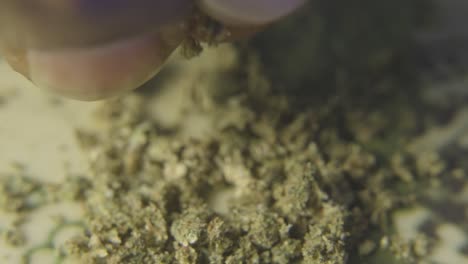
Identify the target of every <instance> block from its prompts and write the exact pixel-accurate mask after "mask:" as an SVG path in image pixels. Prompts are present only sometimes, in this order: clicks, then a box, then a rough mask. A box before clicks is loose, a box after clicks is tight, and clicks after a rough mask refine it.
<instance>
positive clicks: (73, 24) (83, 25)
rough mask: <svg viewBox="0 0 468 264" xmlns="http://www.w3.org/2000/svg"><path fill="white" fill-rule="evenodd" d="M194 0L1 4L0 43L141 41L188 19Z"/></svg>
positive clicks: (45, 45)
mask: <svg viewBox="0 0 468 264" xmlns="http://www.w3.org/2000/svg"><path fill="white" fill-rule="evenodd" d="M191 5H192V0H171V1H165V0H99V1H96V0H34V1H31V0H1V1H0V39H2V41H4V42H7V43H9V45H10V46H22V47H27V48H36V49H51V48H63V47H82V46H86V45H97V44H100V43H104V42H109V41H113V40H118V39H123V38H127V37H131V36H136V35H141V34H143V33H144V32H149V31H152V30H154V29H155V28H156V29H157V28H158V27H159V26H161V25H167V24H169V23H173V22H175V21H178V20H180V19H181V18H182V17H184V16H185V15H188V13H189V11H190V8H191Z"/></svg>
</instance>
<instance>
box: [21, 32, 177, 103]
mask: <svg viewBox="0 0 468 264" xmlns="http://www.w3.org/2000/svg"><path fill="white" fill-rule="evenodd" d="M178 31H179V29H170V30H169V31H168V32H158V33H156V34H155V33H153V34H151V35H148V36H142V37H139V38H134V39H130V40H124V41H119V42H115V43H110V44H106V45H104V46H99V47H93V48H80V49H63V50H58V51H57V50H51V51H38V50H29V51H28V52H27V54H26V56H27V61H28V66H29V67H28V68H29V77H30V79H31V81H32V82H33V83H34V84H36V85H37V86H39V87H41V88H45V89H48V90H50V91H53V92H54V93H58V94H60V95H63V96H65V97H69V98H73V99H78V100H85V101H92V100H99V99H104V98H108V97H113V96H116V95H119V94H121V93H123V92H125V91H129V90H132V89H134V88H136V87H139V86H140V85H141V84H143V83H144V82H146V81H147V80H149V79H150V78H151V77H153V76H154V75H155V74H156V73H157V72H158V70H159V68H160V67H161V66H162V65H163V63H164V62H165V60H166V59H167V57H168V56H169V55H170V54H171V53H172V51H173V50H174V49H175V48H176V47H177V46H178V45H179V43H180V41H181V40H182V29H180V33H179V32H178Z"/></svg>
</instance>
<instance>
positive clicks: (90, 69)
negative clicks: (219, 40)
mask: <svg viewBox="0 0 468 264" xmlns="http://www.w3.org/2000/svg"><path fill="white" fill-rule="evenodd" d="M305 1H306V0H242V1H240V0H199V1H193V0H2V1H1V2H0V52H1V53H2V55H3V56H4V57H5V58H6V60H7V61H8V62H9V63H10V65H11V66H12V67H13V68H14V69H15V70H16V71H18V72H20V73H21V74H23V75H24V76H26V77H27V78H29V79H30V80H31V81H32V82H34V83H35V84H36V85H37V86H39V87H43V88H46V89H49V90H52V91H54V92H56V93H59V94H62V95H64V96H67V97H71V98H75V99H80V100H98V99H102V98H106V97H110V96H114V95H117V94H119V93H122V92H124V91H128V90H131V89H134V88H136V87H138V86H140V85H141V84H142V83H144V82H146V81H147V80H148V79H150V78H151V77H153V76H154V75H155V74H156V73H157V71H158V69H159V68H160V67H161V66H162V64H163V63H164V61H165V60H166V59H167V57H168V56H169V55H170V53H171V52H172V51H173V50H174V49H175V48H176V47H177V46H178V45H179V44H180V43H181V41H182V40H183V39H184V38H185V37H186V34H187V31H186V30H187V23H189V22H188V20H187V18H188V17H189V15H190V14H191V12H192V10H193V7H194V6H195V5H197V6H198V8H199V9H201V10H202V11H203V12H204V13H205V14H207V15H208V16H211V17H212V18H213V19H215V20H217V21H219V22H220V23H223V24H224V25H225V26H227V27H228V28H232V29H236V28H241V29H248V28H250V27H258V26H263V25H266V24H268V23H270V22H273V21H275V20H277V19H279V18H281V17H283V16H285V15H287V14H289V13H291V12H292V11H293V10H295V9H296V8H298V7H299V6H300V5H302V4H303V3H304V2H305Z"/></svg>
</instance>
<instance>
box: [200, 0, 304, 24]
mask: <svg viewBox="0 0 468 264" xmlns="http://www.w3.org/2000/svg"><path fill="white" fill-rule="evenodd" d="M305 2H306V0H201V1H200V8H201V9H203V10H204V11H205V12H206V13H207V14H208V15H210V16H212V17H213V18H215V19H217V20H219V21H222V22H225V23H227V24H229V25H262V24H267V23H269V22H272V21H274V20H277V19H279V18H281V17H284V16H286V15H288V14H290V13H291V12H293V11H294V10H296V9H297V8H298V7H300V6H301V5H302V4H304V3H305Z"/></svg>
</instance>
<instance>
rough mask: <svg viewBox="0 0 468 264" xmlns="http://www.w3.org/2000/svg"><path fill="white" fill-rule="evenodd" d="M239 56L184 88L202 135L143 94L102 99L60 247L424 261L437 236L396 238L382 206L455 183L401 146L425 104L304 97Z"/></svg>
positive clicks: (440, 165) (250, 259)
mask: <svg viewBox="0 0 468 264" xmlns="http://www.w3.org/2000/svg"><path fill="white" fill-rule="evenodd" d="M238 56H239V57H241V58H239V59H238V60H239V61H240V62H239V63H238V64H236V65H235V66H232V67H230V68H229V67H228V68H227V69H226V68H223V70H222V71H220V72H218V74H217V75H213V76H211V77H208V79H209V80H210V81H209V82H204V83H203V84H204V85H193V87H192V88H191V90H190V91H186V93H185V94H186V96H187V97H188V98H191V100H189V101H190V102H191V103H189V104H187V105H186V106H185V108H186V109H185V113H186V116H190V115H198V116H203V118H202V119H200V121H199V122H200V126H202V125H203V124H205V125H206V124H207V123H208V124H209V128H210V130H209V131H210V133H207V134H206V135H204V136H202V137H191V136H187V135H190V133H188V132H187V131H184V130H186V129H187V128H186V126H185V125H184V122H187V120H188V118H182V119H181V120H180V123H176V125H173V126H171V127H170V128H167V127H164V126H162V125H161V124H159V123H158V122H156V121H153V119H152V118H151V116H150V115H149V114H148V105H149V104H150V102H149V101H148V99H147V97H146V96H141V95H132V96H128V97H124V98H120V99H118V100H115V101H111V102H108V103H107V104H106V105H104V106H103V107H102V109H101V110H100V112H99V113H98V115H99V117H100V118H101V120H103V121H104V122H106V123H107V124H108V128H107V129H106V130H105V132H103V133H101V134H93V133H87V132H84V131H81V132H79V133H78V137H79V139H80V140H81V144H82V145H83V147H84V149H86V150H87V153H89V157H90V163H91V165H92V166H91V167H92V175H90V176H91V179H92V180H91V184H92V186H91V187H90V188H89V189H88V190H87V191H86V195H85V199H84V200H83V204H84V206H85V210H86V220H85V226H86V227H87V231H86V235H84V236H82V237H78V238H76V239H75V240H73V241H71V242H70V243H69V244H68V247H67V250H68V254H75V255H77V256H80V257H81V258H83V259H84V260H83V261H85V262H86V263H345V262H346V261H357V263H362V262H359V261H362V259H363V258H365V257H366V256H368V255H372V253H373V252H376V251H379V252H384V253H380V255H379V257H382V254H383V255H384V256H385V261H387V262H386V263H395V261H396V259H398V261H401V263H409V262H414V261H417V260H418V259H422V258H423V257H424V256H425V253H426V252H427V251H428V250H430V247H431V245H432V243H435V241H432V242H431V243H429V240H427V239H425V238H421V239H420V240H416V241H413V242H411V241H409V242H406V243H403V242H400V241H399V240H398V238H397V237H395V236H394V233H393V232H394V230H393V227H392V218H391V214H392V212H393V211H394V210H395V209H398V208H402V207H404V206H411V205H414V204H418V203H419V202H420V200H421V197H426V195H425V194H426V193H428V192H429V190H431V189H434V188H440V189H442V188H443V187H441V186H442V185H444V183H443V181H444V179H445V180H446V179H447V178H448V179H455V178H456V177H455V176H453V175H455V174H454V173H452V172H453V171H455V169H454V168H452V167H451V166H448V165H447V164H446V163H445V162H444V161H443V160H441V159H440V158H439V156H438V154H437V153H417V154H415V153H411V152H408V151H406V148H405V146H406V145H407V144H408V143H410V142H411V141H412V140H414V139H415V137H416V136H417V135H419V134H421V133H422V132H424V131H425V130H424V129H425V128H424V125H423V124H421V122H419V121H418V120H420V119H421V118H423V119H424V118H426V123H427V122H428V123H431V122H430V121H427V120H428V118H429V117H430V116H431V112H430V111H427V113H425V114H421V109H419V108H418V107H419V105H417V107H416V106H415V105H414V104H412V102H413V101H412V100H402V99H401V96H400V95H399V93H400V92H401V91H397V89H396V90H395V92H394V93H390V95H391V94H393V96H385V97H384V98H385V100H383V101H382V103H381V104H376V103H375V101H373V100H372V98H370V97H366V99H367V100H368V102H369V104H367V105H361V106H355V105H354V104H353V103H352V101H350V98H346V97H341V96H339V95H338V97H336V96H335V97H331V98H330V97H328V98H324V101H323V102H322V103H321V104H313V105H307V104H304V99H305V98H300V100H299V99H298V98H294V97H291V96H285V95H281V94H274V93H272V92H271V89H270V87H271V84H270V83H269V81H268V80H267V79H266V78H265V75H263V73H262V66H261V64H260V63H258V60H257V59H256V58H255V56H240V55H238ZM220 61H222V60H218V62H216V61H213V62H212V63H221V62H220ZM214 68H215V67H214ZM221 68H222V67H221ZM205 77H206V76H205ZM225 87H236V88H235V89H227V88H225ZM311 89H313V88H311ZM369 94H370V95H371V94H373V93H369ZM362 96H364V97H365V94H364V95H362ZM361 99H362V100H361V101H365V100H364V99H363V98H361ZM375 99H379V100H380V99H382V98H375ZM305 101H307V100H305ZM314 101H316V100H314ZM202 120H204V121H202ZM434 122H435V121H434ZM458 172H459V173H460V170H458ZM458 178H460V177H458ZM431 186H435V187H431ZM402 243H403V244H402ZM370 259H372V258H370ZM371 263H372V262H371ZM382 263H385V262H382ZM398 263H399V262H398Z"/></svg>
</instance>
